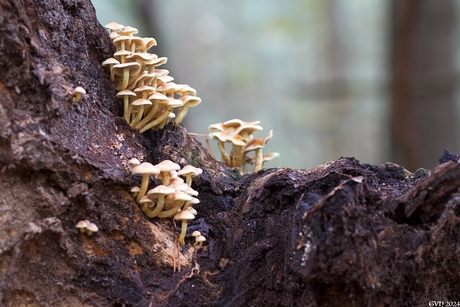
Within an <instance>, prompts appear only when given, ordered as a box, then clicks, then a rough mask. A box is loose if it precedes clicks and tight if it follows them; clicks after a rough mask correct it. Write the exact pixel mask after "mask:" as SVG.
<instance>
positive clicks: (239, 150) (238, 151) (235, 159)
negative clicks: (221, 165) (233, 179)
mask: <svg viewBox="0 0 460 307" xmlns="http://www.w3.org/2000/svg"><path fill="white" fill-rule="evenodd" d="M230 159H231V165H230V166H231V167H241V166H242V165H243V161H244V146H239V145H235V144H233V146H232V151H231V152H230Z"/></svg>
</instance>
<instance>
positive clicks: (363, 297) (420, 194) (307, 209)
mask: <svg viewBox="0 0 460 307" xmlns="http://www.w3.org/2000/svg"><path fill="white" fill-rule="evenodd" d="M0 11H1V12H2V14H1V17H0V54H1V55H2V56H1V57H0V71H1V74H0V171H1V175H0V192H1V198H0V212H1V213H0V302H1V305H2V306H263V305H267V306H416V305H419V306H425V305H427V304H428V302H429V301H431V300H439V301H442V300H459V299H460V297H456V295H458V293H460V286H459V285H460V283H459V279H460V278H459V275H458V267H459V260H460V258H459V249H460V243H459V242H460V240H459V232H460V227H459V225H460V224H459V216H460V208H459V207H457V204H458V202H459V200H460V194H459V193H460V192H459V191H458V188H459V186H460V184H459V182H460V165H459V164H458V163H457V162H456V160H457V158H458V157H457V156H456V155H453V157H454V158H452V159H447V160H453V161H443V162H446V163H443V164H441V165H440V166H438V167H437V168H435V169H434V170H432V172H431V173H430V172H428V171H423V170H420V171H418V172H416V173H414V174H411V175H410V174H407V172H405V170H404V169H403V168H401V167H399V166H397V165H394V164H386V165H382V166H375V165H369V164H363V163H360V162H359V161H357V160H355V159H353V158H341V159H338V160H337V161H333V162H329V163H327V164H324V165H321V166H318V167H316V168H315V169H312V170H296V169H289V168H279V169H264V170H261V171H259V172H257V173H251V174H246V175H244V176H241V175H240V174H239V172H238V171H237V170H236V169H230V168H227V167H226V166H225V165H224V164H223V163H221V162H217V161H215V160H213V159H212V157H211V156H210V155H209V154H208V152H207V151H206V150H205V149H204V148H203V147H202V146H201V145H200V144H199V143H198V142H197V141H196V140H194V139H193V138H192V137H190V136H189V135H188V134H187V131H186V128H185V127H183V126H179V127H178V129H173V127H172V125H168V126H167V127H166V128H165V129H163V130H159V131H156V132H153V131H150V132H146V133H144V134H142V135H141V134H139V133H138V132H136V131H135V130H133V129H131V128H130V127H129V125H128V124H127V123H126V122H125V121H124V120H123V118H122V113H123V112H122V105H121V102H120V101H118V100H117V99H116V98H115V93H116V90H115V87H114V85H113V84H111V82H110V80H109V75H108V72H107V71H105V70H104V69H103V68H102V67H101V63H102V61H103V60H104V59H106V58H108V57H110V54H112V53H113V50H112V49H111V48H112V47H111V42H110V39H109V38H108V36H107V34H106V32H105V31H104V29H103V28H102V26H101V25H100V24H99V23H98V22H97V20H96V17H95V12H94V8H93V7H92V5H91V3H90V2H89V1H88V0H80V1H78V0H77V1H56V0H50V1H44V2H43V1H5V0H0ZM77 85H79V86H82V87H84V88H85V89H86V91H87V94H86V95H84V96H83V97H82V98H81V100H80V101H79V102H78V103H73V102H72V101H71V96H72V95H71V94H72V89H73V88H75V86H77ZM203 103H206V102H203ZM279 151H281V152H282V150H281V149H280V150H279ZM132 157H137V158H138V159H140V160H143V161H149V162H151V163H155V164H156V163H158V162H160V161H162V160H164V159H170V160H172V161H174V162H176V163H179V164H180V165H181V166H184V165H186V164H192V165H194V166H197V167H200V168H202V169H203V170H204V172H203V174H201V175H200V176H198V177H196V179H194V181H193V187H194V188H195V189H196V190H197V191H198V192H199V196H198V197H199V199H200V201H201V202H200V203H199V204H198V205H196V209H197V211H198V216H197V219H195V220H194V221H193V222H191V223H190V227H189V229H190V230H189V231H190V232H191V231H193V230H199V231H200V232H202V233H203V234H204V235H205V236H206V237H207V241H206V244H205V246H204V247H203V248H201V249H199V250H194V249H193V247H192V238H191V237H190V236H188V237H187V238H186V242H185V243H186V244H185V245H183V246H182V247H181V250H180V256H179V257H176V256H177V255H178V253H177V250H176V249H175V244H174V242H175V237H177V234H178V230H179V227H175V225H174V223H173V221H172V220H169V219H161V220H160V219H156V218H154V219H149V218H147V217H146V216H145V215H144V214H143V213H142V211H141V210H140V208H139V206H138V205H137V204H136V202H135V200H134V198H133V197H132V196H131V195H130V193H129V191H130V188H131V187H132V186H134V185H138V184H139V178H136V177H133V176H131V175H130V167H129V165H128V160H129V159H130V158H132ZM81 219H88V220H90V221H92V222H94V223H95V224H97V225H98V227H99V232H97V233H94V234H93V235H91V236H88V235H85V234H82V233H80V232H79V230H78V229H77V228H75V224H76V223H77V222H78V221H79V220H81ZM174 266H180V268H181V270H180V272H179V271H176V272H175V271H174Z"/></svg>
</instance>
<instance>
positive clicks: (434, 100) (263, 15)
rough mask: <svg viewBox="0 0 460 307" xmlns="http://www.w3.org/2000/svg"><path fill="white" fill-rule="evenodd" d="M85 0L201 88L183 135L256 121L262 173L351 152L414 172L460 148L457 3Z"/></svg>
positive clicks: (446, 0) (103, 19)
mask: <svg viewBox="0 0 460 307" xmlns="http://www.w3.org/2000/svg"><path fill="white" fill-rule="evenodd" d="M93 4H94V6H95V8H96V12H97V15H98V18H99V21H100V23H101V24H102V25H104V24H107V23H109V22H111V21H116V22H118V23H121V24H124V25H131V26H134V27H136V28H138V29H139V31H140V32H139V34H138V35H139V36H143V37H145V36H151V37H154V38H155V39H156V40H157V42H158V46H157V47H153V48H152V49H150V51H149V52H151V53H156V54H158V55H159V56H166V57H168V63H167V64H166V65H163V66H162V67H161V68H166V69H168V70H169V71H170V75H171V76H173V77H174V78H175V82H176V83H185V84H189V85H190V86H192V87H194V88H195V89H196V90H197V92H198V96H199V97H200V98H201V99H202V103H201V104H200V105H199V106H197V107H196V108H193V109H190V111H189V113H188V115H187V117H186V120H185V121H184V125H185V126H186V128H187V130H188V131H189V132H195V133H203V134H206V133H208V130H207V128H208V126H209V125H210V124H213V123H218V122H223V121H226V120H229V119H232V118H239V119H242V120H245V121H256V120H260V121H261V124H260V125H261V126H262V127H264V130H263V131H258V132H256V133H255V137H256V138H261V137H265V136H266V135H267V134H268V132H269V130H273V134H274V136H273V138H272V140H271V141H270V142H269V143H268V144H267V145H266V150H265V152H273V151H276V152H279V153H280V154H281V156H280V157H279V158H277V159H276V160H274V161H272V162H269V163H267V165H266V167H293V168H305V169H309V168H313V167H315V166H316V165H319V164H323V163H325V162H327V161H329V160H335V159H337V158H339V157H341V156H353V157H356V158H357V159H358V160H360V161H361V162H367V163H374V164H383V163H385V162H387V161H391V162H394V163H397V164H400V165H401V166H404V167H405V168H407V169H408V170H411V171H415V170H416V169H417V168H420V167H423V168H432V167H434V166H435V165H436V164H437V159H438V157H439V156H440V155H441V153H442V151H443V149H444V148H448V149H450V150H452V151H454V152H457V153H458V152H460V148H459V142H458V138H459V132H460V127H459V125H458V124H457V123H458V118H459V117H460V95H459V83H458V82H457V75H458V71H459V67H460V56H459V51H460V50H459V36H460V24H459V23H458V16H459V14H460V1H459V0H443V1H439V0H393V1H390V0H366V1H362V0H347V1H343V0H290V1H284V0H283V1H281V0H251V1H248V0H232V1H217V0H158V1H157V0H131V1H129V0H93ZM197 139H198V140H200V141H202V142H204V139H203V138H197ZM211 142H213V143H214V141H211ZM214 152H215V153H216V155H218V156H219V154H218V150H217V149H216V147H215V148H214Z"/></svg>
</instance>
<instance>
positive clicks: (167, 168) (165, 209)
mask: <svg viewBox="0 0 460 307" xmlns="http://www.w3.org/2000/svg"><path fill="white" fill-rule="evenodd" d="M129 163H130V164H131V165H132V166H133V169H132V174H133V175H141V176H142V182H141V186H140V187H139V188H137V187H135V188H133V189H131V192H132V193H133V197H136V202H137V203H138V204H139V205H140V206H141V209H142V211H143V212H144V213H145V214H146V215H147V216H148V217H149V218H154V217H159V218H168V217H172V218H174V220H176V221H180V222H181V233H180V236H179V243H180V244H184V239H185V235H186V232H187V223H188V222H189V221H190V220H192V219H194V218H195V215H196V214H197V211H196V210H195V209H194V208H193V207H192V205H194V204H197V203H199V202H200V201H199V200H198V198H196V196H198V192H197V191H195V190H194V189H192V187H191V186H192V178H193V177H195V176H197V175H199V174H201V173H202V170H201V169H200V168H196V167H194V166H191V165H186V166H184V167H183V168H182V169H181V167H180V165H179V164H176V163H174V162H172V161H170V160H164V161H162V162H160V163H158V164H156V165H153V164H151V163H148V162H142V163H140V161H139V160H137V159H131V160H130V161H129ZM150 176H155V179H157V180H161V184H160V185H157V186H156V187H154V188H153V189H150V190H148V185H149V180H150ZM179 176H183V177H185V181H184V179H182V178H180V177H179ZM147 190H148V191H147Z"/></svg>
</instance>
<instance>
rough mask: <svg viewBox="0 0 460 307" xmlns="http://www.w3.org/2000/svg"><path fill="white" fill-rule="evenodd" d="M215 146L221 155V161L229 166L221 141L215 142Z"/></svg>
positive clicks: (228, 158)
mask: <svg viewBox="0 0 460 307" xmlns="http://www.w3.org/2000/svg"><path fill="white" fill-rule="evenodd" d="M217 146H218V147H219V150H220V154H221V155H222V161H224V163H225V164H227V165H228V166H231V162H230V157H229V156H228V154H227V152H226V151H225V145H224V142H222V141H221V140H217Z"/></svg>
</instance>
